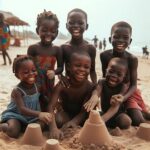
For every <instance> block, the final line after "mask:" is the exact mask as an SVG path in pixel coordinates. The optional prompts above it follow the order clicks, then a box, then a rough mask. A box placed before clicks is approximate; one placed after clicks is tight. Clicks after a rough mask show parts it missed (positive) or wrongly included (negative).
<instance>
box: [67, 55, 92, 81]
mask: <svg viewBox="0 0 150 150" xmlns="http://www.w3.org/2000/svg"><path fill="white" fill-rule="evenodd" d="M90 68H91V59H90V58H89V57H88V56H83V55H77V56H76V57H75V58H74V59H73V60H72V62H71V64H70V75H71V76H70V77H71V78H74V79H75V80H76V81H77V82H82V81H84V80H85V79H87V77H88V75H89V73H90Z"/></svg>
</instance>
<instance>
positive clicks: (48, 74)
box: [46, 70, 55, 79]
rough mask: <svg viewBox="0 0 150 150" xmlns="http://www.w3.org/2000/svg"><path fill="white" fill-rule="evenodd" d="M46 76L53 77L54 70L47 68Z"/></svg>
mask: <svg viewBox="0 0 150 150" xmlns="http://www.w3.org/2000/svg"><path fill="white" fill-rule="evenodd" d="M46 74H47V77H48V78H49V79H53V78H54V77H55V72H54V70H47V73H46Z"/></svg>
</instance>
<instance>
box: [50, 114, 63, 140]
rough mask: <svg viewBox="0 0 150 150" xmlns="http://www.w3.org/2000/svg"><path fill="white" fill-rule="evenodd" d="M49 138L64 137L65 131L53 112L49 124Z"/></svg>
mask: <svg viewBox="0 0 150 150" xmlns="http://www.w3.org/2000/svg"><path fill="white" fill-rule="evenodd" d="M49 138H54V139H63V132H62V131H61V130H59V129H58V128H57V125H56V121H55V114H53V119H52V122H51V123H50V124H49Z"/></svg>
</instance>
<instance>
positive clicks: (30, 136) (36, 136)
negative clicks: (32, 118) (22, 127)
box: [21, 123, 45, 146]
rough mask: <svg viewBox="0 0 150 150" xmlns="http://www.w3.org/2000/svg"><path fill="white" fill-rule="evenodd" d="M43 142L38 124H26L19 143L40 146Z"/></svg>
mask: <svg viewBox="0 0 150 150" xmlns="http://www.w3.org/2000/svg"><path fill="white" fill-rule="evenodd" d="M44 143H45V139H44V137H43V134H42V130H41V127H40V125H39V124H37V123H31V124H28V126H27V128H26V131H25V133H24V135H23V138H22V140H21V144H27V145H34V146H42V145H43V144H44Z"/></svg>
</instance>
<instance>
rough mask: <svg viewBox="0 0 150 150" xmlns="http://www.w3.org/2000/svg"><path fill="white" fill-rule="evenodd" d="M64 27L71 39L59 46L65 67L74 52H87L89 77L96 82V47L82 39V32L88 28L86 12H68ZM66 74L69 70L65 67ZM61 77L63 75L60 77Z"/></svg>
mask: <svg viewBox="0 0 150 150" xmlns="http://www.w3.org/2000/svg"><path fill="white" fill-rule="evenodd" d="M66 27H67V29H68V31H69V32H70V34H71V40H70V41H68V42H67V43H65V44H63V45H62V46H61V48H62V52H63V61H64V64H65V68H67V65H68V63H69V60H70V57H71V55H72V53H74V52H78V53H80V52H87V53H88V54H89V56H90V58H91V70H90V77H91V80H92V82H93V83H96V82H97V76H96V72H95V57H96V49H95V47H94V46H93V45H91V44H89V43H88V42H87V41H85V40H84V39H83V33H84V32H85V30H87V29H88V24H87V14H86V12H84V11H83V10H81V9H77V8H76V9H73V10H71V11H70V12H69V13H68V17H67V23H66ZM66 75H67V76H69V71H68V70H67V69H66ZM61 79H63V77H62V78H61Z"/></svg>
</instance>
